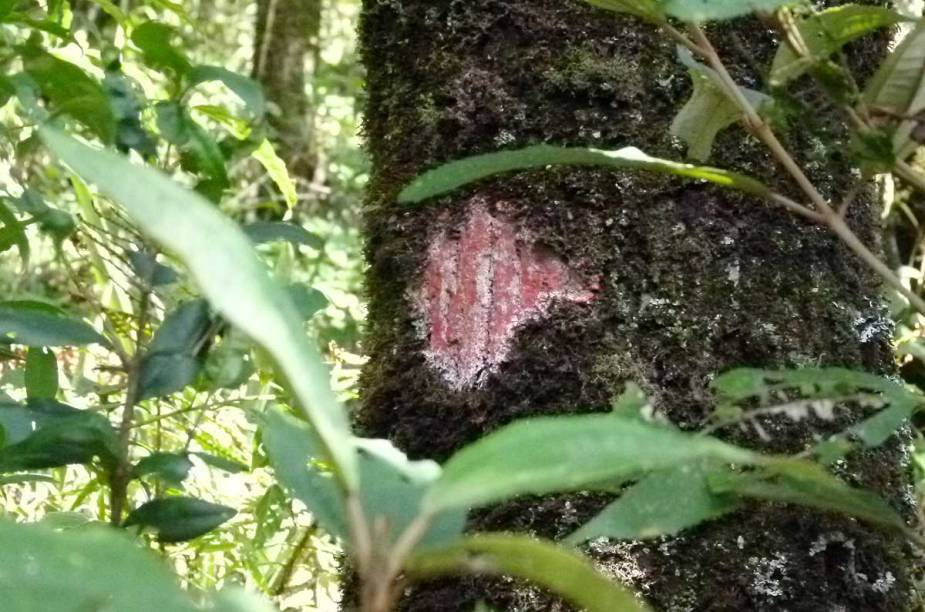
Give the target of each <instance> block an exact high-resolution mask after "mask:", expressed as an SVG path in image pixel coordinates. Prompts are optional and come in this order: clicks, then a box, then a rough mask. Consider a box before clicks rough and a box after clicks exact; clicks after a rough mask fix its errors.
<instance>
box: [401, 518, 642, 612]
mask: <svg viewBox="0 0 925 612" xmlns="http://www.w3.org/2000/svg"><path fill="white" fill-rule="evenodd" d="M405 568H406V570H407V571H408V572H409V573H410V574H411V575H412V576H415V577H417V578H424V579H427V578H437V577H440V576H445V575H447V574H460V573H476V574H491V575H503V576H512V577H514V578H522V579H525V580H529V581H530V582H533V583H535V584H537V585H539V586H542V587H544V588H547V589H549V590H550V591H553V592H554V593H556V594H558V595H560V596H561V597H562V598H563V599H565V600H567V601H568V602H570V603H571V604H573V605H574V606H575V607H576V608H579V609H582V610H587V612H645V611H647V610H649V609H650V608H649V607H648V606H647V605H645V604H644V603H642V602H641V601H640V600H638V599H637V598H636V597H635V596H634V595H633V594H632V592H630V591H629V590H628V589H626V588H624V587H621V586H620V585H618V584H616V583H615V582H614V581H613V580H612V579H609V578H605V577H604V576H602V575H601V574H600V573H599V572H598V571H597V570H596V569H595V568H594V566H593V565H591V563H590V562H588V560H587V559H585V558H583V557H581V556H579V555H577V554H575V553H574V552H571V551H568V550H565V549H563V548H560V547H558V546H556V545H555V544H552V543H551V542H545V541H540V540H534V539H532V538H529V537H527V536H518V535H501V534H485V535H477V536H472V537H468V538H464V539H461V540H458V541H457V543H455V544H453V545H452V546H449V547H446V548H441V549H436V550H432V551H427V552H424V553H420V554H418V555H416V556H414V557H412V558H411V559H410V560H409V561H408V563H406V565H405Z"/></svg>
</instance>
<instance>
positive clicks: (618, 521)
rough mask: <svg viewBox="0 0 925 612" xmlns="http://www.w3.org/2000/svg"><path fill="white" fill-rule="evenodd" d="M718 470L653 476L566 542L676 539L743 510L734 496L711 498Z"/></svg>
mask: <svg viewBox="0 0 925 612" xmlns="http://www.w3.org/2000/svg"><path fill="white" fill-rule="evenodd" d="M721 469H722V468H721V467H720V466H718V465H716V464H709V463H695V464H691V465H682V466H679V467H675V468H670V469H667V470H661V471H658V472H652V473H651V474H649V475H647V476H646V477H644V478H643V479H642V480H640V481H639V482H638V483H636V484H634V485H633V486H631V487H630V488H628V489H626V491H624V492H623V494H622V495H620V498H619V499H618V500H617V501H615V502H613V503H611V504H610V505H609V506H607V507H606V508H604V510H602V511H601V512H600V514H598V515H597V516H595V517H594V518H593V519H591V520H590V521H589V522H588V523H586V524H585V525H583V526H582V527H581V528H580V529H578V531H576V532H575V533H573V534H572V535H570V536H569V537H568V539H567V540H566V541H568V542H570V543H572V544H580V543H581V542H585V541H587V540H593V539H595V538H600V537H607V538H615V539H624V540H641V539H646V538H655V537H659V536H664V535H675V534H677V533H679V532H681V531H683V530H684V529H688V528H690V527H694V526H696V525H699V524H700V523H702V522H704V521H708V520H711V519H715V518H718V517H720V516H722V515H724V514H726V513H728V512H731V511H733V510H735V509H736V508H738V507H739V503H738V502H737V500H736V499H735V498H733V497H731V496H728V495H727V496H721V495H717V494H715V493H713V492H712V491H711V490H710V488H709V486H708V483H707V477H708V476H709V474H710V473H712V472H715V471H718V470H721Z"/></svg>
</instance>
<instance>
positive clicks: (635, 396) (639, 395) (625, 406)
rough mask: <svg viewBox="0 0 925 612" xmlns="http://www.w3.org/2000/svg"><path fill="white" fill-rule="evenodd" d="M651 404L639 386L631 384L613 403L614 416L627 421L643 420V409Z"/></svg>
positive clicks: (627, 385) (628, 384)
mask: <svg viewBox="0 0 925 612" xmlns="http://www.w3.org/2000/svg"><path fill="white" fill-rule="evenodd" d="M648 404H649V398H647V397H646V394H645V393H644V392H643V390H642V389H640V388H639V385H637V384H636V383H633V382H630V383H627V384H626V389H625V390H624V391H623V393H622V394H620V396H619V397H617V398H616V399H615V400H614V402H613V414H614V416H617V417H622V418H626V419H642V418H643V414H642V411H643V409H644V408H645V407H646V406H647V405H648Z"/></svg>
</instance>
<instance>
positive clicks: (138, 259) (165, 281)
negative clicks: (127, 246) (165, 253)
mask: <svg viewBox="0 0 925 612" xmlns="http://www.w3.org/2000/svg"><path fill="white" fill-rule="evenodd" d="M127 257H128V260H129V263H131V264H132V269H133V270H134V271H135V274H137V275H138V278H139V279H141V281H142V282H143V283H144V284H146V285H147V286H149V287H161V286H163V285H170V284H173V283H175V282H177V281H178V280H179V279H180V275H179V274H177V271H176V270H174V269H173V268H171V267H169V266H165V265H164V264H162V263H159V262H158V261H157V259H156V258H155V257H154V255H152V254H151V253H149V252H148V251H130V252H129V253H127Z"/></svg>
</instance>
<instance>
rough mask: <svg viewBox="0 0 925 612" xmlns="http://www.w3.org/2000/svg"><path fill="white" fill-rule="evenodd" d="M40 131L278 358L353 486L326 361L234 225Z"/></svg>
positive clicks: (343, 422)
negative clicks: (166, 249)
mask: <svg viewBox="0 0 925 612" xmlns="http://www.w3.org/2000/svg"><path fill="white" fill-rule="evenodd" d="M42 137H43V138H44V140H45V142H46V143H47V144H48V146H49V147H50V148H51V149H52V150H53V151H54V152H55V153H57V154H58V155H59V156H60V157H61V159H62V160H63V161H65V162H66V163H67V164H68V165H70V166H71V167H72V168H73V169H74V170H75V171H76V172H77V173H79V174H81V175H83V176H84V177H85V178H87V179H89V180H92V181H94V182H96V183H98V184H99V185H100V187H101V188H102V189H103V190H104V191H105V192H106V193H108V194H109V195H110V196H111V197H113V198H114V199H115V200H116V201H117V202H119V203H120V204H121V205H122V206H124V207H125V209H126V210H127V211H128V212H129V214H130V215H131V216H132V217H133V218H134V219H135V221H136V222H137V223H138V224H139V225H140V226H141V227H142V229H143V230H144V231H146V232H147V233H148V234H149V235H150V236H151V237H152V238H154V239H155V240H157V241H158V242H160V243H161V244H162V245H163V246H165V247H166V248H168V249H170V250H172V251H173V252H175V253H176V255H177V256H178V257H179V258H180V259H181V260H183V261H184V263H186V265H187V266H188V268H189V270H190V273H191V275H192V276H193V278H194V279H195V280H196V281H197V282H198V283H199V286H200V287H201V289H202V291H203V293H204V294H205V295H206V296H207V297H208V298H209V300H210V302H211V304H212V306H213V307H214V308H215V309H216V310H217V311H218V312H219V313H221V314H222V315H223V316H224V317H225V318H226V319H228V320H229V321H230V322H231V323H232V324H233V325H235V326H236V327H238V328H239V329H241V330H242V331H243V332H245V333H246V334H248V335H249V336H251V338H253V339H254V340H255V341H257V342H258V343H260V344H261V345H262V346H263V347H264V348H265V349H266V350H267V352H268V353H269V354H270V355H272V356H273V357H274V358H275V359H276V361H277V363H278V364H279V366H280V368H281V370H282V371H283V373H284V374H285V375H286V378H287V379H288V380H289V384H290V385H291V386H292V388H293V391H294V392H295V394H296V396H297V397H298V398H299V400H300V402H301V405H302V407H303V408H304V409H305V412H306V414H307V416H308V418H309V419H310V420H311V422H312V424H313V425H314V427H315V429H316V430H317V431H318V434H319V436H320V437H321V439H322V440H323V444H324V447H325V448H324V450H325V455H326V460H329V461H331V462H332V463H333V465H334V466H336V473H337V474H338V477H339V478H341V479H342V482H343V483H344V484H345V485H347V486H348V487H351V488H352V487H354V486H355V485H356V483H357V481H358V472H357V468H356V465H357V459H356V456H355V454H354V453H355V451H354V449H353V445H352V436H351V434H350V428H349V425H348V422H347V416H346V413H345V412H344V410H343V407H342V406H341V405H340V403H339V402H338V401H337V398H336V396H335V395H334V392H333V391H332V389H331V387H330V383H329V373H328V369H327V368H326V367H325V365H324V364H323V363H322V361H321V358H320V356H319V355H318V352H317V350H316V349H315V348H314V347H313V346H312V343H311V341H310V340H309V338H308V337H307V335H306V334H305V332H304V330H303V329H302V321H301V318H300V317H299V315H298V312H297V311H296V309H295V306H294V305H293V304H292V302H291V300H290V298H289V297H288V296H287V295H286V292H285V290H284V289H283V288H282V287H281V286H280V285H279V284H277V283H276V282H275V281H273V280H272V279H271V278H270V276H269V275H268V273H267V270H266V268H265V267H264V266H263V265H262V264H261V263H260V262H259V261H258V260H257V258H256V256H255V254H254V252H253V248H252V246H251V244H250V242H249V241H248V239H247V238H246V237H245V236H244V234H243V233H242V232H241V231H240V230H239V229H238V228H237V226H236V225H235V224H234V223H233V222H232V221H231V220H230V219H228V218H227V217H224V216H223V215H222V214H221V213H220V212H218V211H217V210H216V209H215V207H213V206H212V205H211V204H209V203H208V202H206V201H205V200H203V199H202V198H200V197H199V196H197V195H195V194H192V193H190V192H189V191H187V190H185V189H183V188H182V187H180V186H179V185H177V184H176V183H174V182H173V181H171V180H169V179H168V178H166V177H165V176H163V175H162V174H160V173H158V172H156V171H154V170H152V169H149V168H142V167H138V166H135V165H133V164H131V163H129V162H128V161H127V160H126V159H125V158H123V157H121V156H119V155H116V154H114V153H110V152H106V151H99V150H95V149H92V148H90V147H87V146H85V145H82V144H80V143H78V142H77V141H75V140H73V139H71V138H69V137H67V136H65V135H64V134H62V133H60V132H58V131H56V130H53V129H51V128H47V127H46V128H43V129H42ZM204 236H208V240H204V239H203V237H204Z"/></svg>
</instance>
